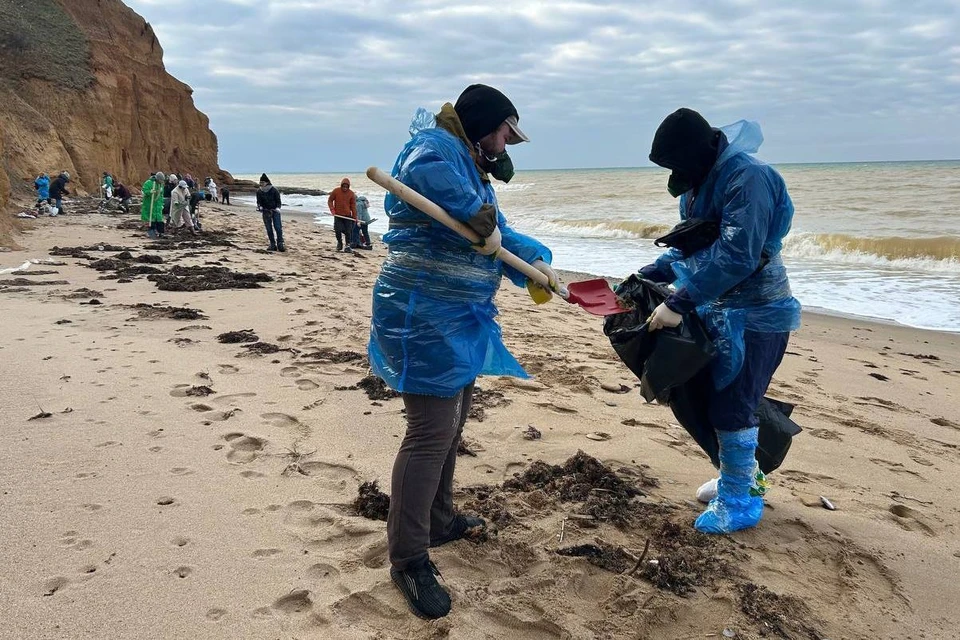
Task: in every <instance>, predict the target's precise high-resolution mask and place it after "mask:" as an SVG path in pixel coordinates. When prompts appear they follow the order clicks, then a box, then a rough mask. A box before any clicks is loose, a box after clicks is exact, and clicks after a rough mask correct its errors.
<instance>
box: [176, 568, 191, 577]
mask: <svg viewBox="0 0 960 640" xmlns="http://www.w3.org/2000/svg"><path fill="white" fill-rule="evenodd" d="M192 573H193V568H191V567H177V568H176V569H174V570H173V575H174V576H176V577H178V578H188V577H190V575H191V574H192Z"/></svg>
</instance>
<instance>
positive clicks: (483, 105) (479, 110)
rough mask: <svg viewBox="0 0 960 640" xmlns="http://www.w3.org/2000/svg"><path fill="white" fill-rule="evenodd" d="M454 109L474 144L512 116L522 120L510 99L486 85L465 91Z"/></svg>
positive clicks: (471, 86)
mask: <svg viewBox="0 0 960 640" xmlns="http://www.w3.org/2000/svg"><path fill="white" fill-rule="evenodd" d="M453 108H454V110H456V112H457V116H458V117H459V118H460V124H462V125H463V131H464V133H466V134H467V137H468V138H469V139H470V142H471V143H473V144H477V143H478V142H480V139H481V138H483V137H484V136H487V135H489V134H491V133H493V132H494V131H496V130H497V127H499V126H500V125H501V124H503V121H504V120H506V119H507V118H509V117H510V116H513V117H515V118H517V119H518V120H519V119H520V114H519V113H517V108H516V107H515V106H513V103H512V102H510V99H509V98H507V96H505V95H503V94H502V93H500V92H499V91H497V90H496V89H494V88H493V87H488V86H487V85H485V84H472V85H470V86H469V87H467V88H466V89H464V90H463V93H461V94H460V97H459V98H457V104H455V105H453Z"/></svg>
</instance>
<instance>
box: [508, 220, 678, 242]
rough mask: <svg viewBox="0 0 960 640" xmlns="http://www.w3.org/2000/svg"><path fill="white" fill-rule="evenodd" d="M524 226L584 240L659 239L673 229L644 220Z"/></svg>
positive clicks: (528, 223)
mask: <svg viewBox="0 0 960 640" xmlns="http://www.w3.org/2000/svg"><path fill="white" fill-rule="evenodd" d="M523 226H524V227H525V228H530V229H533V230H536V231H546V232H549V233H555V234H559V235H566V236H578V237H583V238H631V239H638V240H643V239H653V238H659V237H660V236H662V235H663V234H665V233H667V232H668V231H670V229H672V228H673V227H672V226H671V225H668V224H658V223H655V222H645V221H643V220H599V219H592V220H565V219H559V220H545V219H531V218H524V220H523Z"/></svg>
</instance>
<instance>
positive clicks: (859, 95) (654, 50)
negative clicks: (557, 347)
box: [129, 0, 960, 171]
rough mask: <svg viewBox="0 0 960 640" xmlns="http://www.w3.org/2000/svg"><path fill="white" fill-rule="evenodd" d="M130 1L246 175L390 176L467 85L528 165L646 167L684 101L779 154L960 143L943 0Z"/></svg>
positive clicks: (952, 50) (949, 150)
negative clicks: (420, 117)
mask: <svg viewBox="0 0 960 640" xmlns="http://www.w3.org/2000/svg"><path fill="white" fill-rule="evenodd" d="M129 4H131V5H132V6H133V7H134V9H136V10H137V11H139V12H140V13H141V14H142V15H144V16H145V17H146V18H147V19H148V20H149V21H150V22H151V23H152V24H153V25H154V28H155V29H156V31H157V33H158V36H159V37H160V41H161V44H162V45H163V47H164V50H165V52H166V61H167V65H168V68H169V69H170V71H171V72H172V73H174V74H175V75H176V76H177V77H179V78H180V79H182V80H183V81H185V82H187V83H188V84H190V85H191V86H193V87H194V88H195V89H196V96H195V97H196V100H197V103H198V106H199V107H200V108H201V109H203V110H204V111H206V112H207V113H208V114H209V115H210V116H211V122H212V126H213V127H214V129H215V130H216V131H217V133H218V134H219V135H220V140H221V150H222V153H221V161H222V163H223V164H224V166H226V167H227V168H229V169H232V170H237V171H246V170H253V169H257V167H260V166H262V163H263V162H264V161H265V160H264V158H265V157H269V158H270V162H271V163H272V164H270V167H271V168H274V170H308V169H309V170H325V169H329V170H341V169H343V170H346V169H357V168H361V167H363V166H366V165H367V164H370V163H371V162H377V163H380V164H387V165H388V164H390V163H391V162H392V159H393V156H394V155H395V154H396V152H397V151H398V149H399V145H401V144H402V142H403V141H404V140H405V139H406V137H407V134H406V128H407V124H408V122H409V118H410V116H411V115H412V114H413V111H414V110H415V109H416V108H417V107H418V106H421V105H422V106H426V107H428V108H430V109H436V108H438V107H439V105H440V104H441V103H442V102H444V101H447V100H451V101H452V100H455V99H456V96H457V95H458V94H459V92H460V91H461V90H462V89H463V87H464V86H466V85H467V84H469V83H472V82H486V83H488V84H493V85H495V86H498V87H499V88H501V89H502V90H504V92H505V93H507V94H508V95H509V96H510V97H511V99H512V100H513V101H514V103H515V104H517V106H518V108H519V110H520V113H521V122H522V123H523V127H524V130H525V131H527V132H528V133H529V134H530V135H531V138H532V139H533V142H532V143H531V144H529V145H521V146H520V147H518V148H517V150H516V152H515V154H514V155H515V160H516V162H517V164H518V166H521V167H559V166H622V165H644V164H647V163H646V156H647V152H648V147H649V141H650V137H651V136H652V133H653V131H654V130H655V128H656V126H657V124H658V123H659V121H660V120H661V119H662V117H663V116H664V115H665V114H667V113H669V112H670V111H672V110H673V109H675V108H676V107H678V106H681V105H686V106H691V107H693V108H697V109H699V110H701V111H702V112H703V113H704V115H705V116H706V117H707V118H708V119H709V120H710V121H711V122H714V123H715V124H723V123H726V122H732V121H734V120H737V119H740V118H750V119H757V120H759V121H760V122H761V124H762V126H763V128H764V132H765V135H766V137H767V143H766V145H765V146H764V149H763V155H764V156H765V157H768V158H770V159H773V160H776V161H830V160H844V159H852V160H867V159H897V158H923V157H946V156H950V155H952V156H956V155H958V154H957V153H956V151H955V150H956V148H957V147H958V144H960V133H957V132H958V131H960V127H957V126H956V125H955V122H954V121H955V119H956V117H957V111H958V107H957V105H958V104H960V47H957V45H956V44H955V40H954V36H953V34H955V33H957V32H958V31H960V29H958V27H960V17H958V13H960V10H958V8H957V7H956V6H955V5H956V3H953V2H949V1H943V2H934V1H927V0H920V1H918V2H911V3H909V4H906V3H902V2H898V1H895V0H860V1H846V2H828V1H826V0H811V1H809V2H805V3H802V4H800V3H797V4H791V5H786V4H779V3H769V2H761V1H753V0H719V1H717V2H711V3H709V4H708V3H702V2H695V1H694V0H680V1H679V2H675V3H671V4H670V5H669V6H667V5H664V4H663V3H654V2H646V1H643V2H641V1H631V0H622V1H616V0H614V1H610V2H586V1H577V0H557V1H555V2H551V3H544V2H542V1H540V0H514V1H513V2H511V3H508V4H504V3H500V4H499V5H492V4H475V3H451V2H449V1H442V0H407V1H402V0H396V1H393V2H389V1H387V0H365V1H364V0H360V1H357V2H354V3H353V4H344V3H342V2H339V1H338V2H334V1H332V0H330V1H327V0H260V1H258V2H252V1H248V0H213V1H212V2H208V3H204V9H203V12H202V16H200V19H199V24H197V21H198V20H197V18H198V16H197V15H196V12H194V11H191V10H190V9H189V8H190V7H191V6H193V5H192V3H190V2H187V1H186V0H164V1H163V2H162V3H159V2H156V1H155V0H130V2H129ZM185 15H187V16H188V18H184V16H185ZM257 145H262V146H263V147H264V148H265V151H264V153H258V152H257V148H258V147H257ZM266 149H269V152H267V151H266ZM304 162H306V164H304Z"/></svg>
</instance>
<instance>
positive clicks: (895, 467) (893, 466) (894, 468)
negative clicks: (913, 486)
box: [870, 458, 923, 479]
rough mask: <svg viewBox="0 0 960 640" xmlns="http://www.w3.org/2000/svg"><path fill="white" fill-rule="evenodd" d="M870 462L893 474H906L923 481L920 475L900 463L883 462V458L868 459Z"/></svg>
mask: <svg viewBox="0 0 960 640" xmlns="http://www.w3.org/2000/svg"><path fill="white" fill-rule="evenodd" d="M870 462H872V463H873V464H875V465H877V466H879V467H883V468H885V469H886V470H887V471H891V472H893V473H897V474H907V475H911V476H915V477H917V478H921V479H923V476H922V475H920V474H919V473H917V472H916V471H913V470H912V469H907V468H906V467H905V466H904V465H903V463H902V462H893V461H891V460H884V459H883V458H870Z"/></svg>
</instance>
